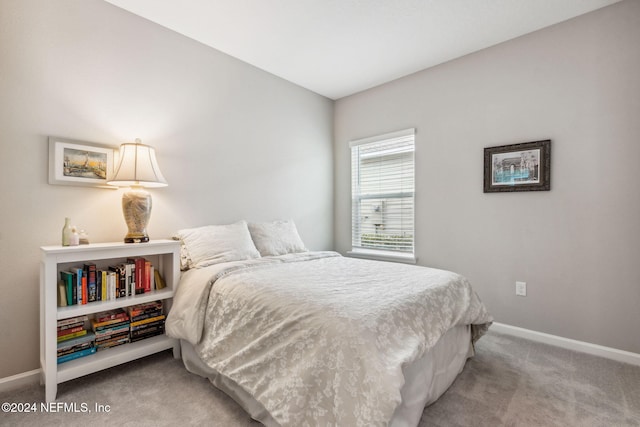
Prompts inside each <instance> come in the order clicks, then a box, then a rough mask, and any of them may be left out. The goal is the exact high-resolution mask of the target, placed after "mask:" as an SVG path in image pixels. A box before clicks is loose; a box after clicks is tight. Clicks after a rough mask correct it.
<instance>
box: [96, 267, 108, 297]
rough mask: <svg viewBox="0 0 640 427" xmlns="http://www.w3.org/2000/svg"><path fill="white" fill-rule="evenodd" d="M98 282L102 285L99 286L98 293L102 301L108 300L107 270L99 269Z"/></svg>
mask: <svg viewBox="0 0 640 427" xmlns="http://www.w3.org/2000/svg"><path fill="white" fill-rule="evenodd" d="M99 273H100V284H101V285H102V286H101V287H100V295H101V298H102V301H107V300H109V299H110V298H109V294H108V293H107V284H108V279H107V273H108V272H107V271H106V270H100V272H99Z"/></svg>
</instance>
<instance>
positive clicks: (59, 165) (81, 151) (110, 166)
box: [49, 137, 117, 189]
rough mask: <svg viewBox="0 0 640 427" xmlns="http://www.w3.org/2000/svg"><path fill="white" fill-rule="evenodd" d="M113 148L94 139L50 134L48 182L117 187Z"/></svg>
mask: <svg viewBox="0 0 640 427" xmlns="http://www.w3.org/2000/svg"><path fill="white" fill-rule="evenodd" d="M113 172H114V148H113V147H109V146H106V145H102V144H96V143H93V142H86V141H77V140H73V139H66V138H58V137H49V184H52V185H77V186H83V187H99V188H109V189H116V188H117V187H114V186H112V185H108V184H107V182H108V181H109V180H110V179H111V178H112V177H113Z"/></svg>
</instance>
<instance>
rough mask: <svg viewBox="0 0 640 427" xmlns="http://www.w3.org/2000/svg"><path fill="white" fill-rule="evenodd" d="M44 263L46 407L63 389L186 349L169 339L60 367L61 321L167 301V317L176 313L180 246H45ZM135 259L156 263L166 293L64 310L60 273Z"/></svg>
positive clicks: (42, 330) (143, 342)
mask: <svg viewBox="0 0 640 427" xmlns="http://www.w3.org/2000/svg"><path fill="white" fill-rule="evenodd" d="M40 250H41V255H42V258H41V263H40V366H41V368H42V374H41V375H42V377H41V383H43V384H44V385H45V395H46V401H47V402H52V401H54V400H55V399H56V394H57V389H58V384H60V383H62V382H65V381H69V380H72V379H74V378H78V377H81V376H84V375H87V374H91V373H93V372H97V371H100V370H102V369H107V368H110V367H112V366H116V365H119V364H121V363H126V362H129V361H131V360H135V359H138V358H141V357H144V356H148V355H150V354H153V353H157V352H159V351H163V350H167V349H173V355H174V357H176V358H178V357H180V344H179V341H178V340H176V339H172V338H169V337H167V336H166V335H158V336H155V337H152V338H147V339H144V340H140V341H136V342H133V343H129V344H123V345H120V346H117V347H114V348H110V349H108V350H103V351H98V352H96V353H95V354H92V355H89V356H85V357H81V358H79V359H75V360H71V361H69V362H65V363H62V364H60V365H58V364H57V330H56V327H57V321H58V320H61V319H67V318H71V317H76V316H83V315H88V316H89V317H90V316H91V315H92V314H93V313H97V312H100V311H105V310H112V309H115V308H121V307H128V306H131V305H135V304H141V303H145V302H151V301H157V300H163V301H164V306H165V314H167V313H169V310H170V309H171V301H172V298H173V295H174V291H175V289H176V287H177V285H178V280H179V278H180V265H179V263H180V245H179V243H178V242H177V241H174V240H152V241H150V242H147V243H94V244H89V245H80V246H43V247H41V248H40ZM129 257H145V258H147V259H149V260H151V262H152V264H153V266H154V268H156V269H158V270H159V271H160V273H161V274H162V276H163V277H164V279H165V281H166V287H165V288H164V289H160V290H157V291H152V292H149V293H145V294H141V295H135V296H129V297H122V298H116V299H114V300H108V301H96V302H90V303H87V304H82V305H72V306H68V307H58V302H57V294H58V280H59V279H60V271H63V270H65V269H68V268H72V267H74V266H82V264H83V263H84V262H93V263H95V264H96V265H97V267H98V268H99V269H100V268H107V267H108V266H110V265H115V264H117V263H121V262H123V261H125V260H126V259H127V258H129Z"/></svg>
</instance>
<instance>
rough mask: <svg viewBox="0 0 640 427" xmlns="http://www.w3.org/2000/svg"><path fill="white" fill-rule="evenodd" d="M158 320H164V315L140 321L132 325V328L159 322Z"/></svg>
mask: <svg viewBox="0 0 640 427" xmlns="http://www.w3.org/2000/svg"><path fill="white" fill-rule="evenodd" d="M158 320H164V314H163V315H160V316H156V317H150V318H148V319H144V320H139V321H137V322H133V323H131V327H132V328H133V327H135V326H140V325H144V324H145V323H151V322H157V321H158Z"/></svg>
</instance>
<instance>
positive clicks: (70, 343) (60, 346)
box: [57, 331, 95, 350]
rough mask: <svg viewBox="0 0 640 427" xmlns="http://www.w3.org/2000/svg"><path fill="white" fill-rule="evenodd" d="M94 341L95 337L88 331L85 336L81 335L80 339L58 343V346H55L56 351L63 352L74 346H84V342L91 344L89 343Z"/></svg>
mask: <svg viewBox="0 0 640 427" xmlns="http://www.w3.org/2000/svg"><path fill="white" fill-rule="evenodd" d="M94 339H95V335H94V334H93V332H91V331H88V332H87V333H86V334H84V335H82V336H80V337H77V338H73V339H69V340H66V341H62V342H59V343H58V345H57V349H58V350H64V349H68V348H71V347H73V346H76V345H80V344H84V343H86V342H90V343H91V342H93V340H94Z"/></svg>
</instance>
